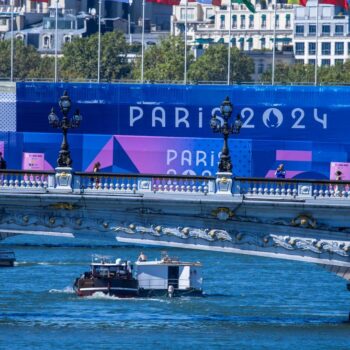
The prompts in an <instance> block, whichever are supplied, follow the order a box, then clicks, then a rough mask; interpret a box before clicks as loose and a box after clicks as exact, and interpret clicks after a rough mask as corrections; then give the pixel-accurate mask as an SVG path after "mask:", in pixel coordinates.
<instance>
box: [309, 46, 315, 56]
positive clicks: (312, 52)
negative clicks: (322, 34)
mask: <svg viewBox="0 0 350 350" xmlns="http://www.w3.org/2000/svg"><path fill="white" fill-rule="evenodd" d="M309 55H316V43H309Z"/></svg>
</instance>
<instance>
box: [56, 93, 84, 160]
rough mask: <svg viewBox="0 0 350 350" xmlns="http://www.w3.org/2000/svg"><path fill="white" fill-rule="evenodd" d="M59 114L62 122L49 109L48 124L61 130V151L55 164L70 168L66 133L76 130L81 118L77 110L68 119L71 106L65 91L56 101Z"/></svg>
mask: <svg viewBox="0 0 350 350" xmlns="http://www.w3.org/2000/svg"><path fill="white" fill-rule="evenodd" d="M58 105H59V106H60V109H61V112H62V114H63V118H62V120H59V118H58V117H57V115H56V113H55V111H54V109H53V107H52V108H51V113H50V114H49V124H50V125H51V126H52V127H53V128H58V129H62V134H63V140H62V144H61V149H60V152H59V155H58V159H57V164H58V166H59V167H70V166H71V165H72V159H71V158H70V151H69V145H68V141H67V132H68V129H71V128H77V127H78V126H79V125H80V122H81V121H82V119H83V118H82V116H81V114H80V113H79V109H77V110H76V111H75V113H74V115H73V117H72V118H71V119H69V118H68V113H69V110H70V108H71V106H72V102H71V100H70V97H69V96H68V93H67V91H64V93H63V96H61V98H60V100H59V101H58Z"/></svg>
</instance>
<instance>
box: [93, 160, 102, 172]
mask: <svg viewBox="0 0 350 350" xmlns="http://www.w3.org/2000/svg"><path fill="white" fill-rule="evenodd" d="M100 167H101V163H100V162H96V163H95V165H94V169H93V172H94V173H98V172H99V171H100Z"/></svg>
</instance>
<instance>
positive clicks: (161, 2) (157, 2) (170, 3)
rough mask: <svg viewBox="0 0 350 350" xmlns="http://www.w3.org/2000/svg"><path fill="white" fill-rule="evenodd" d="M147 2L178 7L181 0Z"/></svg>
mask: <svg viewBox="0 0 350 350" xmlns="http://www.w3.org/2000/svg"><path fill="white" fill-rule="evenodd" d="M146 2H153V3H155V4H162V5H170V6H178V5H180V2H181V0H146Z"/></svg>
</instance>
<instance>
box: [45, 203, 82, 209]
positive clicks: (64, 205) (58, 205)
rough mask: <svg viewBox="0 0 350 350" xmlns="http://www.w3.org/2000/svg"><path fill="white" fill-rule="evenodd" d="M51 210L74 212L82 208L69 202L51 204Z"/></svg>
mask: <svg viewBox="0 0 350 350" xmlns="http://www.w3.org/2000/svg"><path fill="white" fill-rule="evenodd" d="M48 208H49V209H64V210H73V209H78V208H80V206H79V205H76V204H72V203H68V202H57V203H53V204H50V205H49V206H48Z"/></svg>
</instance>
